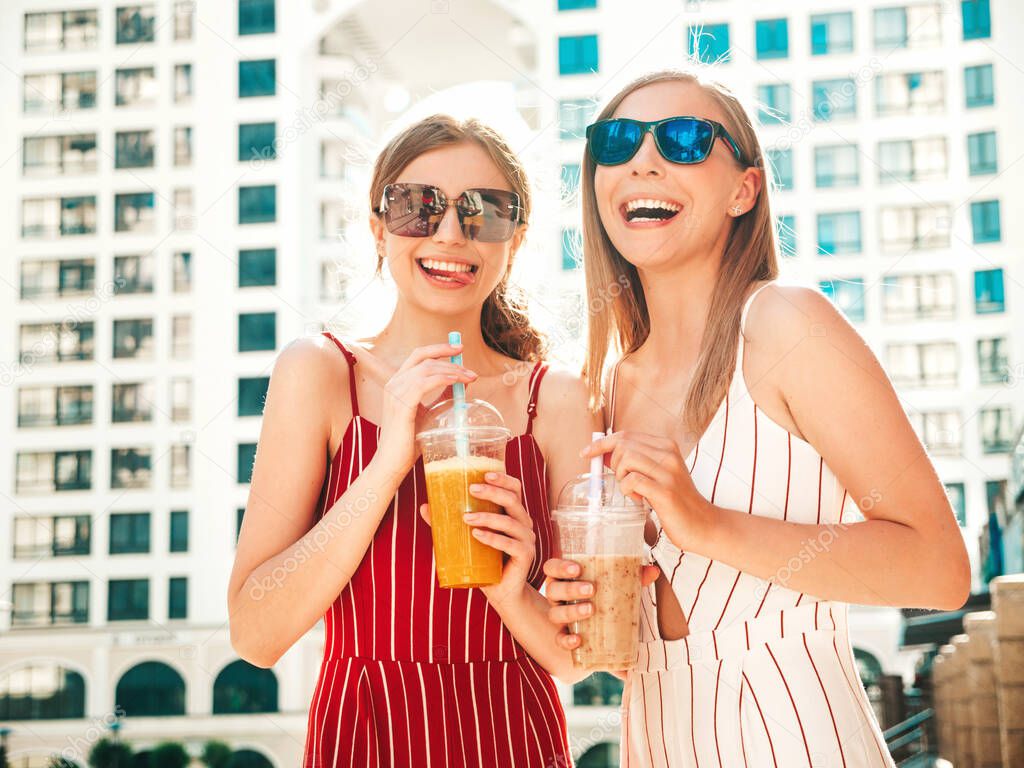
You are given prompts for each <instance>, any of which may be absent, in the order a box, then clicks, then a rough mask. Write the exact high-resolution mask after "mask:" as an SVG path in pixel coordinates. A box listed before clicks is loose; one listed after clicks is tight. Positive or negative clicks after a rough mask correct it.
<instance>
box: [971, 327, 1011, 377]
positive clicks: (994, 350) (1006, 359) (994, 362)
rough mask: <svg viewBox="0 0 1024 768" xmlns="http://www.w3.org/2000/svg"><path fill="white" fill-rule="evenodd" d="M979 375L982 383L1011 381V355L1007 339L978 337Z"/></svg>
mask: <svg viewBox="0 0 1024 768" xmlns="http://www.w3.org/2000/svg"><path fill="white" fill-rule="evenodd" d="M978 377H979V379H980V381H981V383H982V384H1006V383H1008V382H1009V381H1010V355H1009V350H1008V346H1007V343H1006V339H1005V338H1002V337H997V338H994V339H978Z"/></svg>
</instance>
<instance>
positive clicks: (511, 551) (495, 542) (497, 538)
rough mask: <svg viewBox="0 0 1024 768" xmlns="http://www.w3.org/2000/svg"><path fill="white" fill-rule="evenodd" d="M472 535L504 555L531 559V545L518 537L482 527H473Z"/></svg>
mask: <svg viewBox="0 0 1024 768" xmlns="http://www.w3.org/2000/svg"><path fill="white" fill-rule="evenodd" d="M473 536H474V537H476V538H477V539H478V540H479V541H480V542H481V543H483V544H486V545H487V546H489V547H494V549H497V550H499V551H500V552H504V553H505V554H506V555H508V556H509V557H512V558H517V559H519V560H532V558H533V546H532V545H528V544H526V543H525V542H523V541H522V540H520V539H516V538H513V537H511V536H503V535H501V534H500V533H495V532H494V531H485V530H483V529H482V528H474V529H473Z"/></svg>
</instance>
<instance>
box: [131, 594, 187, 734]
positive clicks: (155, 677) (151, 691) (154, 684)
mask: <svg viewBox="0 0 1024 768" xmlns="http://www.w3.org/2000/svg"><path fill="white" fill-rule="evenodd" d="M148 592H149V590H148V585H147V589H146V593H147V599H146V604H147V606H148V604H149V600H148ZM114 706H115V708H116V707H120V708H121V709H122V710H124V712H125V713H126V714H127V715H128V717H140V716H149V717H160V716H166V715H184V714H185V681H184V680H182V678H181V675H179V674H178V673H177V672H175V671H174V669H172V668H171V667H169V666H167V665H166V664H164V663H163V662H160V661H144V662H142V663H141V664H136V665H135V666H134V667H132V668H131V669H129V670H128V671H127V672H125V673H124V674H123V675H122V676H121V679H120V680H118V681H117V687H116V688H115V691H114Z"/></svg>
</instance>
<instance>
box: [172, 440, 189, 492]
mask: <svg viewBox="0 0 1024 768" xmlns="http://www.w3.org/2000/svg"><path fill="white" fill-rule="evenodd" d="M191 484H192V446H190V445H188V444H186V443H181V444H178V445H172V446H171V480H170V486H171V488H188V487H189V486H190V485H191Z"/></svg>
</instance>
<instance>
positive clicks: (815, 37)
mask: <svg viewBox="0 0 1024 768" xmlns="http://www.w3.org/2000/svg"><path fill="white" fill-rule="evenodd" d="M852 51H853V14H852V13H850V12H844V13H822V14H818V15H816V16H811V53H812V54H813V55H814V56H824V55H827V54H830V53H850V52H852Z"/></svg>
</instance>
